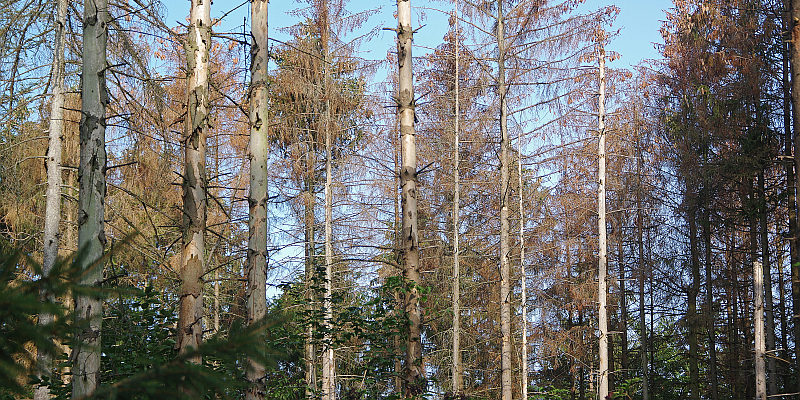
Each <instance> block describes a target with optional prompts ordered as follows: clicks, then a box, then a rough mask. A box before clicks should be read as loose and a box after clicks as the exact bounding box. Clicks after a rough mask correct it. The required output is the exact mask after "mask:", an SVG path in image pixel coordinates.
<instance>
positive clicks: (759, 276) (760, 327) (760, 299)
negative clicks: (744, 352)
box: [753, 260, 767, 400]
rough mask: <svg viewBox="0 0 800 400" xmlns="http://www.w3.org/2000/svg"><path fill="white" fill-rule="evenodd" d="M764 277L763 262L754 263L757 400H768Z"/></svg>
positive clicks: (755, 261)
mask: <svg viewBox="0 0 800 400" xmlns="http://www.w3.org/2000/svg"><path fill="white" fill-rule="evenodd" d="M763 279H764V275H763V269H762V266H761V262H759V261H757V260H754V261H753V297H754V299H753V300H754V302H755V310H754V311H753V321H754V324H755V342H756V343H755V347H756V399H757V400H767V382H766V377H765V368H764V355H765V348H764V347H765V346H764V281H763Z"/></svg>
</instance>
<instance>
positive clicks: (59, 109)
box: [33, 0, 67, 400]
mask: <svg viewBox="0 0 800 400" xmlns="http://www.w3.org/2000/svg"><path fill="white" fill-rule="evenodd" d="M56 8H57V11H56V19H55V33H54V44H53V64H52V67H51V72H50V77H51V81H52V83H51V86H52V92H51V100H50V101H51V103H50V121H49V126H48V136H49V141H50V142H49V145H48V147H47V161H46V166H47V197H46V203H45V219H44V236H43V238H42V241H43V242H44V249H43V257H42V276H43V277H47V276H49V275H50V272H51V271H52V270H53V266H54V265H55V263H56V260H57V259H58V249H59V237H60V236H61V235H60V234H59V225H60V223H61V148H62V141H63V130H64V102H65V96H64V29H65V26H66V23H67V22H66V21H67V0H58V5H57V7H56ZM50 297H51V296H50V294H48V293H42V295H41V298H42V301H48V300H50ZM52 322H53V316H52V315H50V314H49V313H42V314H40V315H39V325H40V326H47V325H49V324H51V323H52ZM36 357H37V359H36V364H37V367H36V368H37V370H36V374H37V376H38V378H39V379H40V380H42V379H49V378H52V376H53V355H52V354H50V353H48V352H47V351H46V350H44V349H39V351H38V353H37V356H36ZM33 398H34V400H45V399H49V398H50V389H49V387H48V386H44V385H37V386H36V387H35V388H34V393H33Z"/></svg>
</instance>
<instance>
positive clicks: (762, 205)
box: [758, 171, 778, 395]
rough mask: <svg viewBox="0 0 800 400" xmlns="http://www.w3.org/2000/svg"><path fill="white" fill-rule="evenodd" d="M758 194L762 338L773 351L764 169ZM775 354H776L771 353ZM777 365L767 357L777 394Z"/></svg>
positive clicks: (771, 390)
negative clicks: (762, 318)
mask: <svg viewBox="0 0 800 400" xmlns="http://www.w3.org/2000/svg"><path fill="white" fill-rule="evenodd" d="M758 196H759V209H760V210H759V211H760V212H759V214H760V215H759V223H760V225H761V226H760V233H761V265H762V266H763V271H762V274H763V275H764V279H763V284H764V288H765V291H764V307H765V308H764V318H765V322H766V324H767V331H766V332H765V335H766V336H765V337H764V340H765V342H766V346H767V351H770V352H774V351H775V313H774V307H775V305H774V304H773V301H772V263H771V262H770V260H769V254H770V253H769V231H768V226H767V196H766V193H765V189H764V171H759V172H758ZM772 355H773V356H776V355H777V354H772ZM777 369H778V366H777V364H776V363H775V357H769V358H768V359H767V370H768V371H769V380H768V382H767V383H768V387H769V393H770V394H771V395H776V394H778V373H777Z"/></svg>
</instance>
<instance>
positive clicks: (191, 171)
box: [177, 0, 211, 364]
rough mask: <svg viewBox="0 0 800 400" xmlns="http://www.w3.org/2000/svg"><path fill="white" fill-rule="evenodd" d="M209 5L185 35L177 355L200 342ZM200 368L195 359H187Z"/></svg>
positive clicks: (197, 2) (194, 11)
mask: <svg viewBox="0 0 800 400" xmlns="http://www.w3.org/2000/svg"><path fill="white" fill-rule="evenodd" d="M210 5H211V2H209V1H203V0H192V5H191V12H190V14H189V31H188V35H187V41H186V44H185V47H186V65H187V72H188V75H189V76H188V79H187V82H186V90H187V91H188V103H187V111H188V115H187V117H186V133H185V135H184V138H183V145H184V172H183V185H182V186H183V251H182V254H181V269H180V279H181V297H180V306H179V307H180V308H179V313H178V344H177V346H178V353H179V354H184V353H186V352H188V351H190V349H196V348H197V347H198V346H200V344H201V343H202V342H203V274H204V273H205V255H204V253H205V238H204V236H205V231H206V208H207V201H206V200H207V199H206V183H207V182H206V138H207V136H208V125H209V113H210V110H209V107H210V102H209V94H208V81H209V69H208V58H209V48H210V45H211V7H210ZM190 361H191V362H193V363H196V364H199V363H201V362H202V360H201V359H200V357H199V356H194V357H192V358H191V359H190Z"/></svg>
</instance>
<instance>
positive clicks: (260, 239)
mask: <svg viewBox="0 0 800 400" xmlns="http://www.w3.org/2000/svg"><path fill="white" fill-rule="evenodd" d="M268 5H269V2H268V1H267V0H254V1H252V2H251V3H250V15H251V19H252V21H251V25H250V32H251V38H252V40H253V42H252V45H251V47H250V93H249V95H250V110H249V114H250V115H249V117H250V195H249V196H248V199H247V202H248V205H249V207H250V215H249V217H250V218H249V224H248V230H249V237H248V240H247V322H248V324H254V323H258V322H263V320H264V317H266V315H267V257H268V256H269V254H268V253H267V238H268V236H269V232H268V224H267V205H268V204H267V202H268V200H269V192H268V190H267V189H268V186H267V184H268V181H269V179H268V178H269V176H268V173H267V172H268V159H269V158H268V157H269V129H268V128H269V119H268V109H267V107H268V103H267V98H268V92H267V63H268V62H269V53H268V39H269V33H268V30H267V28H268V25H267V11H268ZM265 375H266V372H265V368H264V365H262V364H261V363H259V362H258V361H257V360H253V359H249V360H248V361H247V370H246V372H245V379H246V380H247V383H248V384H249V386H248V388H247V391H246V392H245V399H246V400H263V399H264V396H265V395H266V388H265V383H266V382H265V381H264V379H265Z"/></svg>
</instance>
